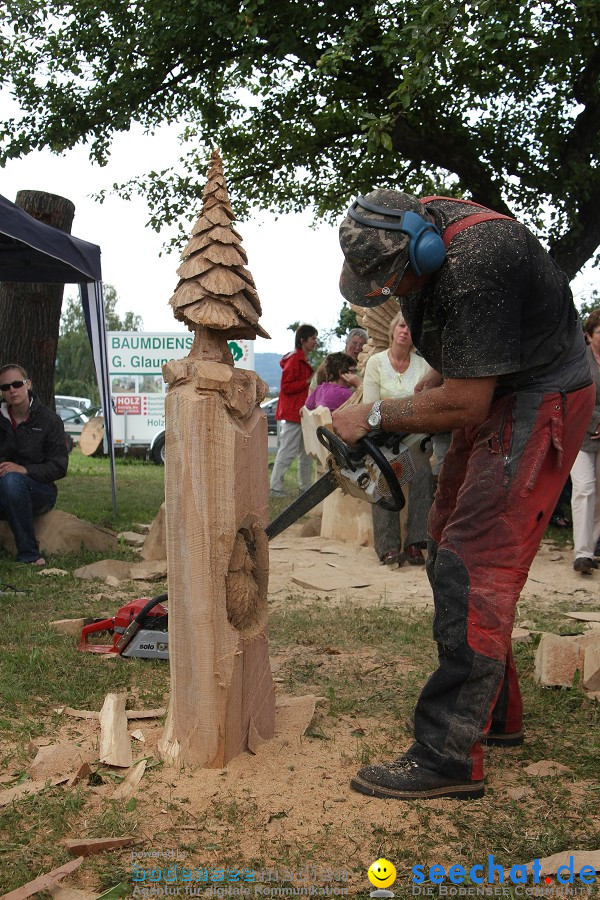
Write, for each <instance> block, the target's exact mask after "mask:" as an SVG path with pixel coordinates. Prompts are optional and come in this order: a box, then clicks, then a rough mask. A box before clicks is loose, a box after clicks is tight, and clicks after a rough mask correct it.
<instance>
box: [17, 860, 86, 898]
mask: <svg viewBox="0 0 600 900" xmlns="http://www.w3.org/2000/svg"><path fill="white" fill-rule="evenodd" d="M82 862H83V856H79V857H78V858H77V859H72V860H71V862H68V863H65V864H64V866H59V867H58V869H52V871H51V872H47V873H46V875H40V876H39V878H35V879H34V880H33V881H28V882H27V884H23V885H21V887H19V888H17V889H16V890H15V891H10V892H9V893H8V894H4V895H3V896H2V900H26V898H27V897H32V896H33V895H34V894H37V893H38V892H39V891H47V890H49V889H50V888H51V887H52V886H53V885H54V884H56V882H57V881H60V879H61V878H64V877H65V875H70V874H71V872H74V871H75V869H78V868H79V866H80V865H81V863H82Z"/></svg>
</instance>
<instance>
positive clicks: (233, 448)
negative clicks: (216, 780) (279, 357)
mask: <svg viewBox="0 0 600 900" xmlns="http://www.w3.org/2000/svg"><path fill="white" fill-rule="evenodd" d="M195 346H196V344H195ZM218 346H219V345H218V343H217V342H214V341H213V343H212V344H211V343H210V342H208V343H207V345H206V347H207V348H208V347H212V350H211V351H210V352H213V353H214V354H215V355H214V356H213V359H218V356H216V350H217V348H218ZM198 352H199V353H202V352H205V353H207V354H208V352H209V350H208V349H203V345H202V342H199V346H198ZM163 371H164V375H165V378H166V380H167V382H168V383H169V385H170V387H169V389H168V392H167V398H166V421H167V441H166V451H167V455H166V464H165V495H166V518H167V529H166V533H167V559H168V569H169V655H170V665H171V685H172V694H171V703H170V709H169V716H168V721H167V725H166V728H165V735H164V737H163V740H162V741H161V744H160V747H159V749H160V752H161V755H162V757H163V759H166V760H169V761H171V762H175V763H178V764H182V763H186V764H190V765H201V766H206V767H217V768H221V767H222V766H224V765H225V764H226V763H227V762H228V761H229V760H230V759H232V758H233V757H234V756H236V755H237V754H239V753H240V752H242V751H243V750H245V749H246V748H247V746H248V735H249V732H250V730H251V729H252V735H253V738H252V739H253V742H255V741H256V740H257V737H256V734H258V735H260V736H261V737H262V738H268V737H271V736H272V734H273V728H274V720H275V698H274V690H273V683H272V677H271V670H270V666H269V654H268V644H267V636H266V622H267V578H268V544H267V541H266V535H265V533H264V526H265V525H266V523H267V521H268V485H267V477H266V474H267V429H266V422H265V419H264V415H263V414H262V413H261V412H260V410H259V408H258V403H259V402H260V399H262V396H263V391H264V385H263V384H262V382H260V379H259V378H258V376H257V375H256V374H255V373H254V372H249V371H248V372H247V371H242V370H233V369H232V368H231V367H230V366H229V365H225V364H222V363H219V362H210V361H207V362H204V361H202V360H201V359H197V358H194V350H192V353H191V354H190V357H188V359H187V360H181V361H177V362H171V363H168V364H167V365H166V366H165V367H164V369H163Z"/></svg>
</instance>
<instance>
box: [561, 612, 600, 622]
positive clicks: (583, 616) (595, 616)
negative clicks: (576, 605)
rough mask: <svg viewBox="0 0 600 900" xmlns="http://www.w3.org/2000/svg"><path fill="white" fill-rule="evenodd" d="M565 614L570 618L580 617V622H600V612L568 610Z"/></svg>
mask: <svg viewBox="0 0 600 900" xmlns="http://www.w3.org/2000/svg"><path fill="white" fill-rule="evenodd" d="M563 615H564V616H567V617H568V618H569V619H579V621H580V622H600V612H567V613H563Z"/></svg>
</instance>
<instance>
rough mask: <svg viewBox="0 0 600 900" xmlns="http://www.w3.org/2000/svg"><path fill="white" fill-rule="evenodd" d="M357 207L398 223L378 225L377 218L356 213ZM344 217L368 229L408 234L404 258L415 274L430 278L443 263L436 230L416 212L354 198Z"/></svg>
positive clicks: (444, 251)
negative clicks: (391, 218)
mask: <svg viewBox="0 0 600 900" xmlns="http://www.w3.org/2000/svg"><path fill="white" fill-rule="evenodd" d="M358 206H361V207H362V208H363V209H366V210H368V211H369V212H374V213H380V214H381V215H384V216H391V217H393V218H395V219H398V221H397V222H380V221H378V220H377V219H369V218H367V216H363V215H361V214H360V212H358V210H357V207H358ZM348 215H349V216H350V218H351V219H354V221H355V222H360V224H361V225H368V226H369V228H382V229H384V230H385V231H401V232H402V233H403V234H406V235H408V237H409V244H408V257H409V259H410V264H411V266H412V269H413V271H414V273H415V274H416V275H431V274H432V273H433V272H437V270H438V269H439V268H441V266H442V265H443V264H444V260H445V259H446V247H445V246H444V241H443V240H442V236H441V234H440V231H439V228H437V226H436V225H434V224H433V222H427V221H425V219H424V218H423V217H422V216H420V215H419V213H416V212H413V210H410V209H390V208H388V207H387V206H376V205H375V204H374V203H369V201H368V200H365V198H364V197H357V199H356V200H355V201H354V203H353V204H352V206H351V207H350V209H349V210H348Z"/></svg>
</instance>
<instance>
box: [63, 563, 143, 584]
mask: <svg viewBox="0 0 600 900" xmlns="http://www.w3.org/2000/svg"><path fill="white" fill-rule="evenodd" d="M130 572H131V563H128V562H125V560H122V559H100V560H98V562H95V563H90V565H89V566H80V567H79V569H75V571H74V572H73V576H74V577H75V578H84V579H91V578H100V579H101V580H102V581H105V580H106V579H107V578H108V576H109V575H110V576H112V577H113V578H117V579H118V580H119V581H122V580H124V579H127V578H129V575H130Z"/></svg>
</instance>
